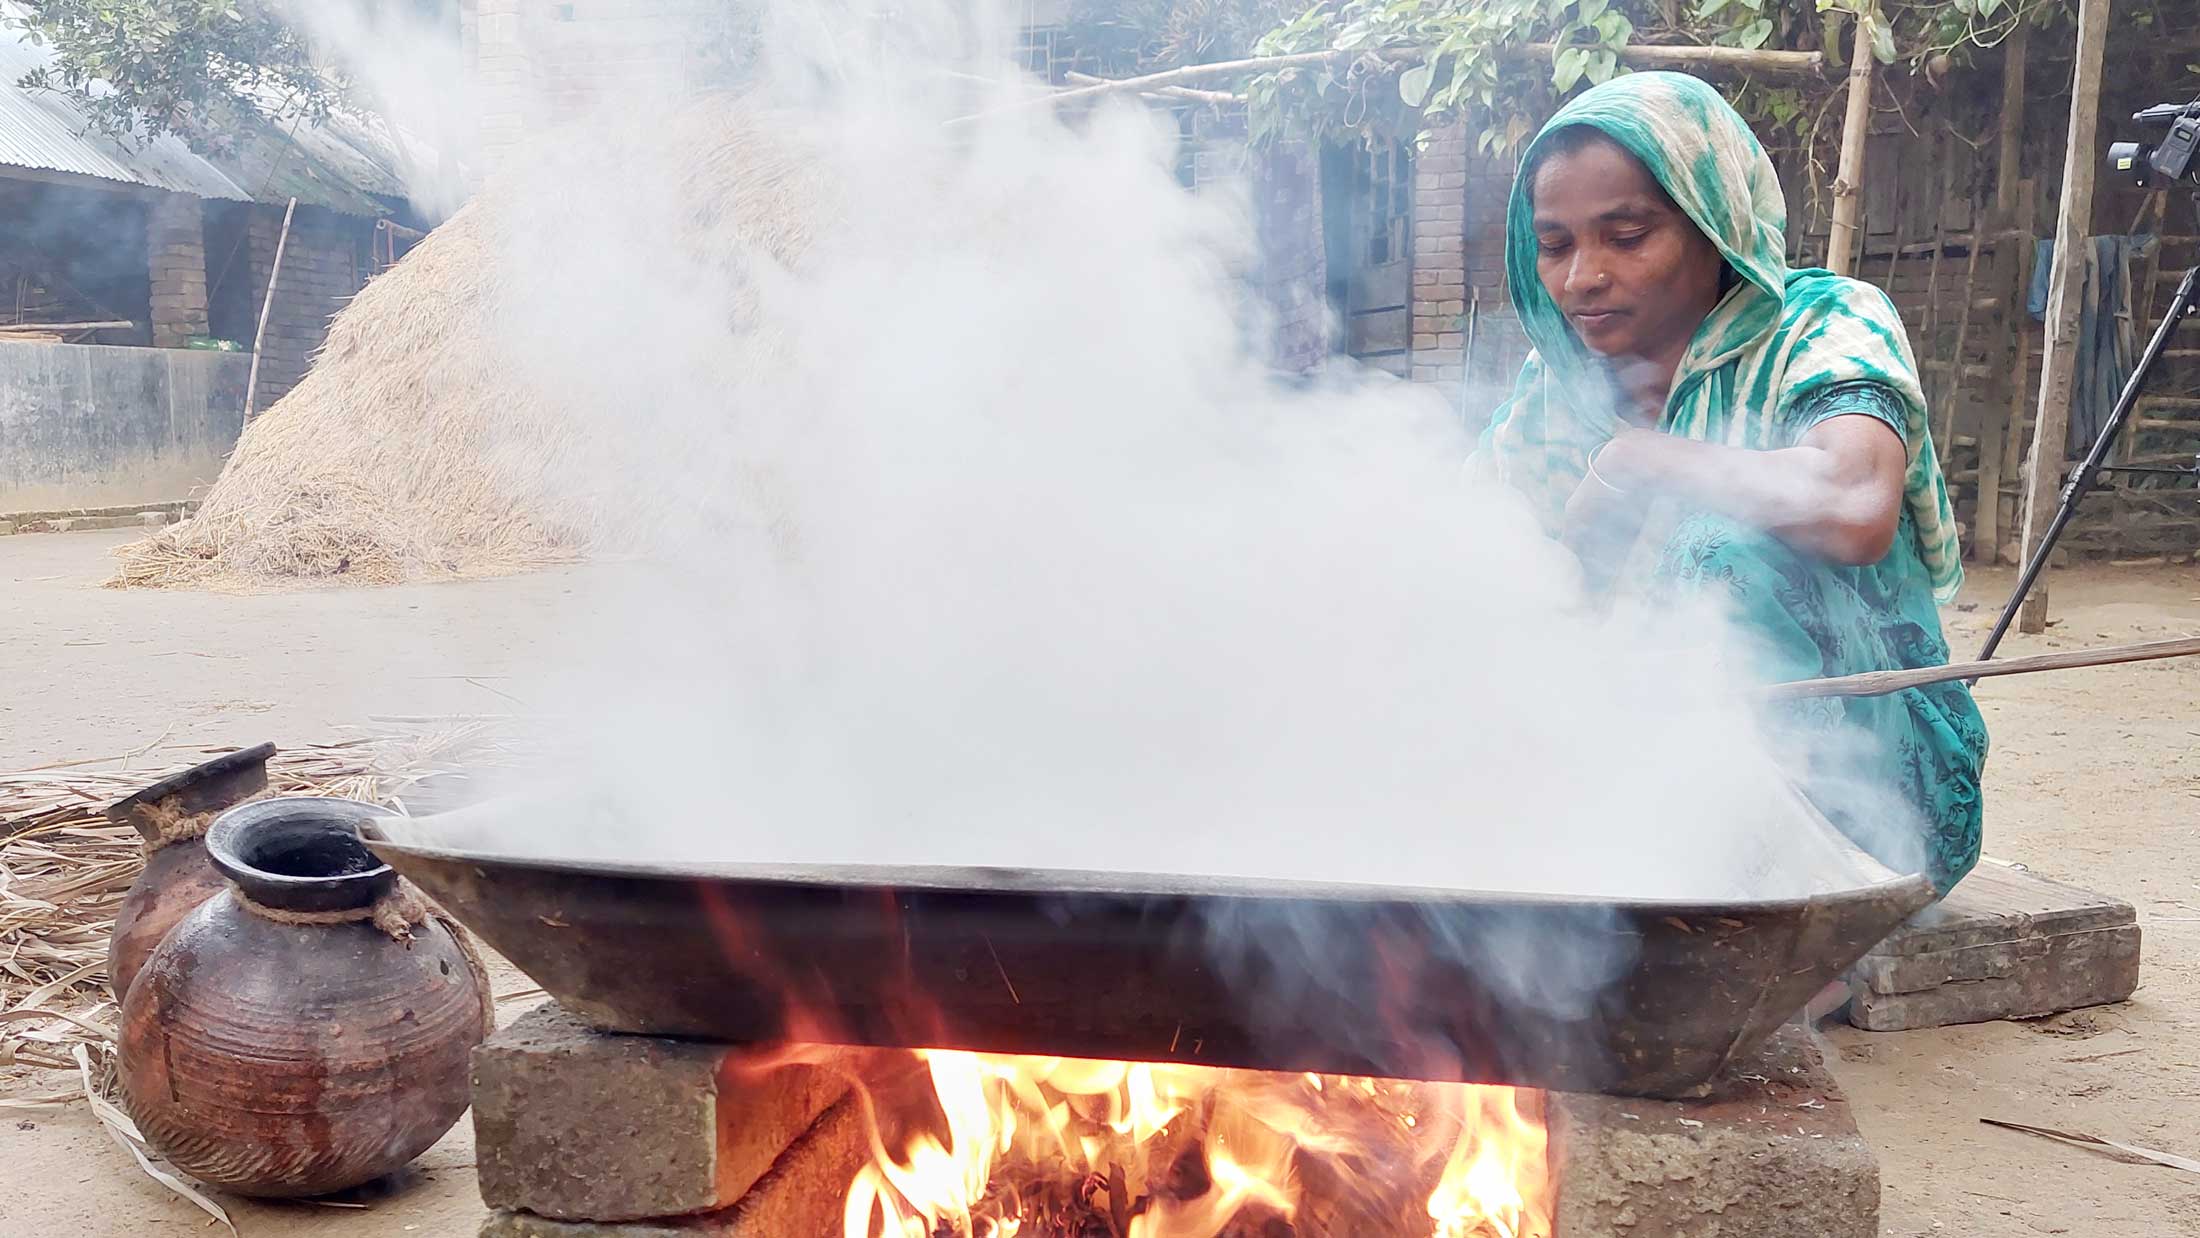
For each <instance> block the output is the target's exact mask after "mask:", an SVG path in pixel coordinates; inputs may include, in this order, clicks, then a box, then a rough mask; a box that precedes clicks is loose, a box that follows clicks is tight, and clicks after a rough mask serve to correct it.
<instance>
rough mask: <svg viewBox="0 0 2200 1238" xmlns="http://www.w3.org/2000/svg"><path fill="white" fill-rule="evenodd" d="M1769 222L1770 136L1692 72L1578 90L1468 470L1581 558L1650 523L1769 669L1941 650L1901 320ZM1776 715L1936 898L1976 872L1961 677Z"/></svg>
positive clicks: (1529, 179)
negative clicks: (1517, 337)
mask: <svg viewBox="0 0 2200 1238" xmlns="http://www.w3.org/2000/svg"><path fill="white" fill-rule="evenodd" d="M1786 224H1787V206H1786V202H1785V200H1784V199H1783V197H1782V196H1781V192H1780V184H1779V179H1778V177H1777V176H1776V175H1775V173H1774V172H1773V169H1772V163H1771V161H1770V160H1769V159H1767V158H1766V156H1765V153H1764V150H1763V148H1762V147H1761V146H1759V145H1758V143H1757V140H1756V138H1755V136H1754V135H1752V134H1751V133H1750V131H1749V128H1748V126H1747V125H1746V124H1744V123H1743V121H1742V118H1741V117H1740V116H1738V115H1737V114H1735V112H1734V110H1733V109H1732V108H1731V107H1729V106H1727V104H1726V101H1725V100H1723V99H1721V98H1720V97H1719V96H1718V94H1717V93H1716V92H1715V91H1713V90H1712V89H1711V88H1710V87H1709V86H1706V85H1705V84H1704V83H1702V82H1700V81H1698V80H1696V79H1695V78H1692V77H1687V76H1684V75H1681V74H1673V73H1641V74H1634V75H1631V76H1628V77H1622V78H1619V79H1616V80H1614V81H1611V82H1608V83H1606V84H1604V85H1602V86H1599V87H1596V88H1595V89H1593V90H1590V91H1588V92H1586V93H1584V94H1582V95H1581V96H1580V97H1578V98H1576V99H1575V100H1574V101H1573V102H1572V103H1570V104H1568V105H1567V106H1566V107H1565V108H1564V109H1563V110H1561V111H1560V112H1559V113H1558V115H1556V116H1555V117H1553V118H1552V119H1551V122H1550V123H1549V124H1548V125H1546V126H1544V128H1543V130H1542V132H1541V133H1540V134H1538V135H1537V137H1536V139H1535V141H1534V142H1533V143H1532V144H1531V145H1530V146H1529V148H1528V151H1527V153H1526V157H1525V159H1524V161H1523V167H1522V171H1521V174H1520V178H1519V180H1518V181H1517V182H1516V183H1515V184H1514V187H1513V194H1512V203H1511V209H1510V214H1509V217H1508V237H1507V244H1506V270H1507V274H1508V276H1509V278H1510V282H1511V286H1512V300H1513V306H1514V308H1515V309H1516V310H1518V312H1519V315H1520V321H1521V324H1522V325H1523V327H1525V329H1526V331H1527V334H1528V337H1529V339H1530V341H1531V342H1533V343H1534V345H1535V352H1534V354H1533V355H1531V356H1530V357H1529V359H1528V362H1527V364H1526V365H1525V366H1523V367H1522V369H1521V373H1520V379H1519V382H1518V384H1517V386H1516V387H1515V389H1514V392H1513V395H1512V398H1511V399H1510V400H1509V401H1508V402H1507V403H1506V404H1505V405H1504V406H1503V407H1502V408H1500V409H1498V410H1497V412H1496V413H1495V414H1494V416H1493V419H1492V421H1491V424H1490V427H1489V430H1488V432H1487V433H1486V434H1485V435H1484V437H1483V441H1482V446H1481V450H1480V452H1479V453H1478V457H1479V463H1480V464H1481V465H1483V466H1484V467H1486V468H1488V469H1490V470H1492V471H1494V472H1495V473H1496V475H1497V476H1498V477H1500V478H1502V479H1503V480H1504V481H1506V482H1507V483H1509V484H1511V485H1512V486H1514V487H1516V488H1517V489H1519V490H1520V491H1521V492H1522V493H1524V494H1525V495H1526V496H1527V497H1528V499H1529V500H1530V502H1531V503H1532V504H1534V505H1535V507H1536V508H1537V509H1538V511H1539V513H1540V514H1541V515H1542V517H1543V519H1544V520H1545V522H1546V524H1547V526H1548V527H1549V528H1550V529H1551V531H1552V532H1554V533H1555V534H1557V535H1559V536H1561V537H1563V538H1565V539H1566V540H1567V542H1568V543H1569V544H1571V545H1573V546H1574V547H1575V548H1576V549H1577V551H1579V552H1581V553H1582V555H1583V559H1584V562H1585V563H1587V564H1590V565H1591V566H1596V565H1599V564H1604V563H1607V562H1608V561H1609V560H1611V559H1613V558H1614V557H1615V556H1614V555H1613V554H1612V553H1611V547H1612V546H1614V545H1628V546H1633V547H1635V548H1636V549H1637V551H1638V552H1639V550H1640V549H1642V548H1643V546H1642V539H1644V538H1648V539H1651V540H1650V541H1649V542H1648V544H1647V547H1646V548H1647V549H1648V550H1649V551H1650V552H1651V557H1650V558H1649V559H1648V560H1647V562H1649V563H1651V564H1654V566H1652V567H1651V568H1650V569H1649V581H1648V592H1649V593H1650V594H1651V595H1652V596H1653V597H1661V598H1663V599H1665V600H1667V601H1672V600H1675V599H1677V598H1678V597H1680V596H1684V595H1687V596H1708V597H1709V598H1711V599H1712V600H1714V601H1716V602H1718V603H1720V604H1722V605H1724V606H1725V607H1726V608H1727V609H1728V612H1729V613H1730V614H1731V615H1732V616H1733V617H1734V618H1735V620H1736V622H1737V624H1738V626H1739V627H1740V628H1741V629H1742V630H1743V631H1744V632H1746V633H1747V634H1748V635H1750V636H1751V637H1753V638H1754V640H1755V644H1756V646H1757V656H1758V659H1759V660H1758V664H1757V666H1756V668H1755V669H1756V670H1757V671H1758V673H1759V674H1761V675H1762V676H1763V677H1764V678H1766V679H1768V680H1784V679H1806V678H1812V677H1816V676H1823V675H1842V674H1848V673H1851V672H1855V671H1866V670H1881V669H1887V668H1893V667H1915V666H1926V665H1936V664H1941V663H1945V662H1946V661H1947V660H1948V646H1947V642H1946V640H1945V638H1944V637H1943V636H1942V634H1941V628H1940V619H1939V613H1938V611H1937V609H1936V603H1938V602H1944V601H1947V600H1948V599H1949V598H1951V597H1952V596H1954V594H1955V591H1956V588H1957V586H1958V585H1959V584H1960V583H1961V582H1962V566H1961V563H1960V560H1959V558H1958V549H1957V544H1956V533H1955V521H1954V516H1953V513H1952V512H1951V511H1950V509H1949V505H1948V497H1947V490H1946V487H1945V486H1944V485H1943V483H1942V480H1941V475H1940V469H1939V465H1938V462H1937V461H1936V459H1935V457H1934V452H1933V448H1932V443H1931V440H1930V438H1929V437H1928V434H1927V429H1926V425H1927V421H1926V413H1925V399H1924V393H1923V391H1922V389H1921V388H1920V386H1919V383H1918V378H1917V370H1916V366H1915V363H1914V362H1913V360H1912V358H1911V355H1910V348H1909V344H1908V340H1907V338H1906V336H1905V334H1904V330H1903V326H1902V322H1901V319H1900V318H1899V317H1898V316H1897V315H1896V313H1895V310H1894V306H1893V305H1892V304H1891V303H1890V302H1889V301H1888V299H1887V298H1886V296H1885V295H1884V294H1883V293H1881V292H1880V291H1879V290H1878V289H1876V288H1873V287H1871V286H1870V285H1868V284H1863V283H1859V282H1857V281H1855V280H1851V279H1846V278H1843V277H1841V276H1837V275H1834V274H1832V273H1831V272H1828V271H1822V270H1799V271H1791V270H1789V269H1788V266H1787V261H1786V258H1785V256H1784V255H1785V251H1786V235H1785V234H1786ZM1646 512H1659V513H1663V514H1665V515H1666V516H1667V517H1669V519H1668V520H1666V521H1663V522H1654V523H1652V524H1651V525H1649V526H1647V527H1646V526H1645V524H1644V514H1645V513H1646ZM1617 557H1621V558H1624V557H1626V556H1624V555H1622V556H1617ZM1633 561H1634V562H1637V563H1640V562H1644V560H1642V559H1639V558H1637V559H1635V560H1633ZM1780 721H1781V722H1782V723H1783V729H1785V728H1786V727H1794V728H1799V729H1800V737H1801V740H1802V742H1804V743H1805V744H1806V745H1807V746H1808V747H1809V748H1810V750H1811V752H1812V755H1813V757H1814V761H1813V766H1814V768H1813V770H1812V772H1811V773H1809V774H1807V775H1805V778H1804V784H1805V789H1806V790H1807V791H1808V792H1809V793H1810V794H1811V796H1812V798H1813V799H1814V800H1816V801H1817V802H1818V804H1819V806H1820V807H1821V808H1822V809H1824V810H1825V811H1826V813H1827V815H1828V816H1829V817H1830V818H1832V819H1833V820H1834V821H1835V823H1836V824H1838V825H1840V826H1841V827H1842V828H1843V829H1844V830H1845V831H1847V832H1848V833H1849V834H1850V836H1851V837H1852V838H1854V839H1856V841H1857V842H1858V843H1859V844H1861V845H1863V846H1865V847H1866V848H1867V849H1869V850H1872V851H1874V852H1875V853H1877V854H1879V855H1880V856H1881V858H1882V859H1886V860H1888V861H1889V862H1890V863H1894V864H1898V865H1904V866H1909V867H1912V868H1922V869H1923V871H1924V872H1925V873H1926V874H1927V875H1928V876H1929V877H1930V878H1931V879H1932V881H1933V883H1934V885H1935V887H1936V888H1938V889H1939V890H1940V891H1941V892H1943V893H1945V892H1946V891H1947V890H1948V889H1949V888H1950V887H1952V886H1953V885H1954V884H1955V883H1956V881H1957V880H1959V879H1960V878H1961V877H1962V876H1963V875H1964V874H1965V873H1966V872H1969V871H1970V869H1971V866H1972V865H1973V864H1974V863H1976V861H1977V859H1978V852H1979V809H1980V804H1979V772H1980V768H1981V766H1982V764H1983V763H1984V760H1985V755H1986V729H1985V725H1984V723H1983V722H1982V720H1981V719H1980V717H1979V713H1978V709H1977V706H1976V705H1975V704H1974V703H1973V701H1972V699H1971V695H1970V692H1969V690H1968V689H1967V688H1966V687H1965V686H1964V685H1962V684H1960V683H1951V684H1944V685H1940V686H1937V687H1930V688H1917V689H1910V690H1908V691H1904V692H1901V693H1898V694H1895V695H1891V696H1880V697H1859V698H1852V699H1847V700H1839V699H1822V700H1815V701H1807V702H1803V703H1801V704H1799V705H1797V706H1795V707H1793V712H1792V713H1791V714H1790V715H1788V716H1786V717H1784V718H1783V719H1781V720H1780ZM1790 737H1791V738H1793V737H1794V733H1793V732H1791V733H1790ZM1890 805H1892V812H1893V813H1894V814H1895V815H1896V816H1898V817H1899V816H1908V817H1909V818H1910V819H1909V820H1907V821H1902V822H1890V821H1889V820H1888V819H1887V818H1888V815H1889V811H1890V807H1889V806H1890ZM1920 819H1921V820H1920ZM1896 824H1898V825H1899V826H1900V829H1899V830H1890V828H1889V827H1890V825H1896ZM1896 834H1899V835H1901V837H1900V838H1899V839H1898V838H1896V837H1895V835H1896ZM1920 834H1921V835H1922V837H1923V840H1924V846H1923V849H1922V854H1920V853H1919V852H1918V850H1917V849H1916V848H1915V847H1913V846H1909V845H1907V844H1908V843H1909V842H1910V841H1911V840H1913V839H1914V838H1915V837H1916V836H1918V835H1920Z"/></svg>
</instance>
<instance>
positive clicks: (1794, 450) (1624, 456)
mask: <svg viewBox="0 0 2200 1238" xmlns="http://www.w3.org/2000/svg"><path fill="white" fill-rule="evenodd" d="M1908 468H1909V455H1908V453H1907V451H1906V450H1905V449H1904V447H1903V444H1902V436H1901V435H1899V434H1897V433H1895V431H1894V428H1893V427H1891V426H1889V425H1888V424H1887V423H1886V422H1884V421H1881V420H1879V419H1878V418H1876V417H1872V416H1869V415H1865V414H1849V415H1842V416H1835V417H1831V418H1828V419H1827V420H1825V421H1821V422H1819V423H1818V424H1817V425H1815V426H1813V427H1812V428H1811V429H1810V431H1809V432H1808V433H1806V434H1805V435H1804V436H1803V438H1802V440H1801V441H1800V442H1798V443H1797V444H1796V445H1795V446H1793V447H1787V448H1781V449H1779V450H1776V451H1752V450H1749V449H1747V448H1741V447H1726V446H1721V445H1719V444H1715V443H1698V442H1694V441H1692V440H1689V439H1682V438H1675V437H1673V436H1672V435H1669V434H1660V433H1657V432H1655V431H1652V430H1624V431H1622V432H1621V433H1620V434H1619V436H1618V437H1616V438H1614V439H1613V440H1612V441H1611V443H1610V444H1608V445H1607V446H1605V447H1604V448H1602V449H1601V450H1600V451H1598V453H1597V455H1596V476H1594V477H1590V478H1588V479H1586V480H1585V481H1583V482H1582V486H1581V489H1580V490H1579V491H1577V492H1576V493H1575V495H1574V499H1573V502H1571V503H1569V504H1568V505H1567V509H1566V519H1567V525H1568V528H1569V530H1570V531H1571V530H1572V529H1573V527H1574V526H1575V525H1576V523H1577V521H1578V522H1592V521H1595V520H1598V519H1600V518H1601V513H1602V512H1603V511H1604V510H1605V509H1606V508H1608V507H1609V506H1610V505H1612V504H1614V503H1615V502H1620V501H1625V500H1636V501H1647V500H1648V499H1651V498H1655V497H1659V496H1668V495H1669V496H1672V497H1675V498H1678V499H1680V500H1681V501H1683V502H1685V503H1688V504H1691V505H1694V506H1701V507H1705V508H1708V509H1710V510H1712V511H1716V512H1719V513H1721V514H1723V515H1726V516H1729V517H1731V518H1733V519H1735V520H1738V521H1740V522H1742V523H1744V524H1748V525H1752V526H1755V527H1757V528H1760V529H1763V530H1765V531H1766V532H1767V533H1770V534H1772V535H1773V536H1774V537H1777V538H1779V539H1780V540H1781V541H1783V542H1786V543H1787V544H1788V545H1790V546H1793V547H1794V548H1795V549H1797V550H1800V551H1804V552H1806V553H1810V554H1816V555H1819V556H1822V557H1824V558H1827V559H1830V560H1832V561H1833V562H1835V563H1842V564H1848V565H1851V566H1861V565H1863V564H1868V563H1877V562H1878V561H1879V560H1880V559H1881V558H1882V557H1884V556H1885V555H1886V553H1887V548H1888V547H1889V546H1892V545H1893V544H1894V535H1895V530H1896V529H1897V528H1898V527H1900V523H1901V517H1902V486H1903V476H1904V474H1905V473H1906V472H1907V471H1908ZM1598 478H1602V479H1603V481H1604V482H1605V483H1607V485H1603V486H1600V485H1599V484H1598ZM1614 490H1616V491H1618V492H1620V493H1618V494H1615V493H1613V491H1614ZM1600 492H1601V493H1600Z"/></svg>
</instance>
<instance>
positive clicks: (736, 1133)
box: [473, 1003, 870, 1238]
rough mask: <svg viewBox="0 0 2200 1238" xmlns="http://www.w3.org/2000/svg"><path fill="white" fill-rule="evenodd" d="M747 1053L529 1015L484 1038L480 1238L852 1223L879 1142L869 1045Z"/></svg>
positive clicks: (789, 1231) (775, 1230) (478, 1143)
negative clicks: (866, 1063)
mask: <svg viewBox="0 0 2200 1238" xmlns="http://www.w3.org/2000/svg"><path fill="white" fill-rule="evenodd" d="M748 1060H749V1059H748V1057H747V1056H746V1055H745V1054H744V1052H743V1051H741V1050H737V1049H733V1048H730V1047H728V1046H725V1045H713V1044H707V1043H702V1042H696V1041H677V1040H660V1039H657V1038H655V1037H650V1036H609V1035H604V1034H602V1033H599V1032H594V1031H590V1030H589V1029H588V1028H587V1027H585V1026H584V1025H582V1024H581V1022H580V1021H579V1020H577V1019H575V1018H573V1017H572V1016H571V1015H568V1014H566V1013H565V1012H564V1011H563V1010H561V1009H559V1008H558V1007H557V1006H556V1005H555V1004H552V1003H545V1004H544V1005H542V1006H539V1007H537V1008H536V1009H534V1010H532V1011H530V1012H528V1013H527V1014H525V1015H523V1016H521V1017H520V1018H519V1019H518V1020H517V1021H516V1022H514V1023H513V1024H512V1025H511V1026H510V1027H507V1028H505V1029H504V1030H503V1031H501V1032H498V1033H497V1034H496V1035H495V1036H494V1037H492V1038H491V1039H490V1040H489V1042H488V1043H487V1044H484V1045H482V1046H481V1047H480V1048H478V1049H476V1050H474V1066H473V1101H474V1104H473V1114H474V1143H475V1173H476V1175H477V1176H478V1177H479V1179H480V1183H481V1198H482V1201H483V1202H484V1203H486V1204H487V1205H488V1206H489V1207H490V1208H491V1209H492V1210H493V1211H492V1213H491V1215H490V1216H489V1219H488V1220H487V1222H485V1223H484V1224H483V1226H482V1228H481V1238H673V1236H676V1235H684V1236H686V1238H699V1236H703V1235H708V1236H710V1238H838V1235H839V1234H840V1233H841V1230H842V1214H843V1203H842V1200H843V1199H844V1197H845V1196H846V1194H847V1191H848V1184H849V1183H850V1182H852V1181H853V1180H854V1179H855V1175H856V1171H857V1169H858V1168H859V1167H860V1166H861V1165H862V1164H863V1163H864V1162H865V1161H866V1160H867V1159H868V1156H869V1152H870V1135H869V1129H870V1128H869V1124H868V1123H867V1122H866V1121H865V1120H864V1113H863V1108H862V1104H861V1102H860V1101H859V1100H858V1099H857V1098H856V1097H855V1096H853V1095H851V1094H850V1087H849V1078H850V1073H851V1071H852V1070H853V1068H854V1066H855V1063H856V1061H857V1059H855V1058H853V1057H849V1058H847V1059H845V1060H843V1061H839V1062H833V1063H821V1064H815V1065H788V1066H781V1067H778V1068H776V1069H771V1070H769V1071H767V1072H764V1073H756V1072H755V1071H753V1070H752V1069H750V1068H748V1067H746V1066H745V1063H746V1062H747V1061H748Z"/></svg>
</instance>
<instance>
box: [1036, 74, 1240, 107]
mask: <svg viewBox="0 0 2200 1238" xmlns="http://www.w3.org/2000/svg"><path fill="white" fill-rule="evenodd" d="M1062 79H1063V80H1064V81H1068V82H1074V83H1076V84H1077V85H1079V86H1105V85H1107V83H1108V80H1109V79H1107V78H1104V77H1094V76H1093V75H1092V74H1090V73H1078V72H1075V71H1068V72H1064V73H1063V74H1062ZM1140 93H1142V94H1146V95H1151V96H1153V97H1155V98H1160V99H1179V100H1182V101H1183V102H1186V103H1205V104H1208V105H1210V106H1213V107H1228V106H1231V105H1232V104H1238V103H1243V102H1245V96H1244V95H1233V94H1231V93H1230V92H1229V91H1226V90H1194V89H1192V88H1191V87H1189V86H1162V87H1160V88H1158V89H1155V90H1148V91H1142V92H1140Z"/></svg>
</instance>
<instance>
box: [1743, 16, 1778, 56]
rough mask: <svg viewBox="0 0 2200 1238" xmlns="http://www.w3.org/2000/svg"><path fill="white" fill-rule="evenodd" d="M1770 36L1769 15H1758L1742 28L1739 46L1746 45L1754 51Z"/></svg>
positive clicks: (1770, 20) (1770, 24) (1770, 22)
mask: <svg viewBox="0 0 2200 1238" xmlns="http://www.w3.org/2000/svg"><path fill="white" fill-rule="evenodd" d="M1771 37H1772V19H1771V18H1769V17H1760V18H1758V19H1757V20H1756V21H1753V22H1751V23H1749V25H1747V26H1745V27H1743V28H1742V38H1741V46H1743V47H1746V48H1748V49H1750V50H1751V51H1755V50H1757V49H1758V48H1760V47H1763V46H1764V45H1765V40H1766V39H1769V38H1771Z"/></svg>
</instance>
